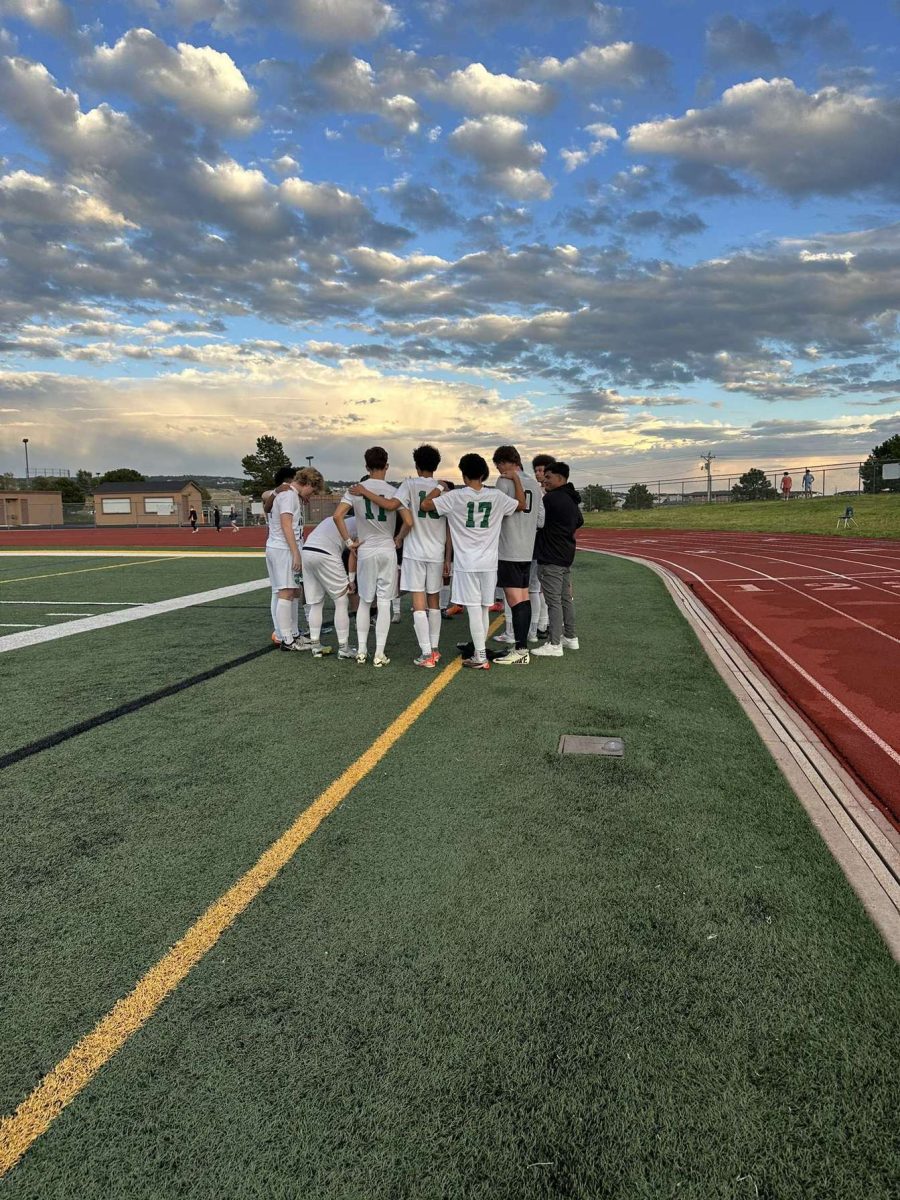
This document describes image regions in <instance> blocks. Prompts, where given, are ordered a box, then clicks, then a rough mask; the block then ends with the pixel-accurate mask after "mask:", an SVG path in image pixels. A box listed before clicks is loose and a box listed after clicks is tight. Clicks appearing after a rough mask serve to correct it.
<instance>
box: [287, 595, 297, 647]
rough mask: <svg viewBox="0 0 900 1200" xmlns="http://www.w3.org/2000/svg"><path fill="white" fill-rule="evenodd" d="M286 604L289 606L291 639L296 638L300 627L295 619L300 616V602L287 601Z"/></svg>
mask: <svg viewBox="0 0 900 1200" xmlns="http://www.w3.org/2000/svg"><path fill="white" fill-rule="evenodd" d="M288 603H289V604H290V606H291V637H295V638H296V637H299V636H300V626H299V624H298V623H297V618H298V617H299V615H300V601H299V600H289V601H288Z"/></svg>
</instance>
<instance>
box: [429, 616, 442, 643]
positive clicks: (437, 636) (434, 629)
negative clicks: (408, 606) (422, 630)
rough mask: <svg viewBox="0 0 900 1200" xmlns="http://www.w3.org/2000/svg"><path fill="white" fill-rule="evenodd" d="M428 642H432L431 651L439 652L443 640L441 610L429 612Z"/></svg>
mask: <svg viewBox="0 0 900 1200" xmlns="http://www.w3.org/2000/svg"><path fill="white" fill-rule="evenodd" d="M428 640H429V641H430V642H431V649H432V650H437V648H438V643H439V642H440V640H441V610H440V609H439V608H429V610H428Z"/></svg>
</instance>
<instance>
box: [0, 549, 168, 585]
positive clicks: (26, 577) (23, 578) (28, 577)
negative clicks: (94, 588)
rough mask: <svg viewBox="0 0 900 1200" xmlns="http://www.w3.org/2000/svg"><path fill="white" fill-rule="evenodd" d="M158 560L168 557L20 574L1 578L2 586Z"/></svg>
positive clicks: (136, 565) (142, 564)
mask: <svg viewBox="0 0 900 1200" xmlns="http://www.w3.org/2000/svg"><path fill="white" fill-rule="evenodd" d="M132 557H133V556H132ZM168 557H172V556H171V555H169V556H168ZM157 562H166V559H165V558H142V559H140V561H138V562H127V563H113V564H112V565H111V566H108V567H76V568H75V570H74V571H50V572H49V573H48V574H46V575H20V576H19V577H18V578H16V579H0V587H2V586H3V585H4V584H7V583H31V581H32V580H33V579H59V578H60V576H62V575H87V574H89V573H90V572H91V571H121V569H122V568H123V567H148V566H150V565H151V564H152V563H157Z"/></svg>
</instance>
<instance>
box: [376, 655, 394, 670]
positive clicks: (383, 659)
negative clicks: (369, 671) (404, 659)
mask: <svg viewBox="0 0 900 1200" xmlns="http://www.w3.org/2000/svg"><path fill="white" fill-rule="evenodd" d="M390 661H391V660H390V659H389V658H388V656H387V655H386V654H376V655H375V657H374V658H373V659H372V666H373V667H386V666H388V665H389V663H390Z"/></svg>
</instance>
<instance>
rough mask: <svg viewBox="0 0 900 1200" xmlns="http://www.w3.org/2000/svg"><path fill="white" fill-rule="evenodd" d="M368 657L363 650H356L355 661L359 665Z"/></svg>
mask: <svg viewBox="0 0 900 1200" xmlns="http://www.w3.org/2000/svg"><path fill="white" fill-rule="evenodd" d="M368 657H369V656H368V654H367V653H366V652H365V650H357V652H356V661H357V662H358V663H359V665H360V666H362V665H363V663H364V662H365V661H366V660H367V659H368Z"/></svg>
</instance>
